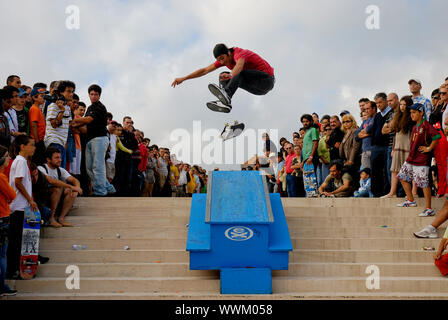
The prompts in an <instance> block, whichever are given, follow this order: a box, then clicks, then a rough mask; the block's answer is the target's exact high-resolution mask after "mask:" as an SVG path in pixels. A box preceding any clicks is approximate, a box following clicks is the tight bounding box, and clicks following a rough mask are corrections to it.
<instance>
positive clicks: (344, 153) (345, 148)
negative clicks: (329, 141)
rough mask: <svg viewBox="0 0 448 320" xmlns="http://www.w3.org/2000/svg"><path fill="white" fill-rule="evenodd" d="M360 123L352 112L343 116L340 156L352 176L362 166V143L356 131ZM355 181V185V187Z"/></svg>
mask: <svg viewBox="0 0 448 320" xmlns="http://www.w3.org/2000/svg"><path fill="white" fill-rule="evenodd" d="M357 130H358V125H357V124H356V120H355V118H354V117H353V116H352V115H351V114H346V115H344V116H343V117H342V131H344V139H343V140H342V142H341V145H340V146H339V157H340V158H341V159H342V161H343V162H344V167H345V169H346V171H348V172H349V173H350V175H351V176H352V177H355V176H356V174H357V173H358V171H359V167H360V166H361V144H360V143H359V142H357V141H356V139H355V138H356V131H357ZM355 185H356V184H355V183H354V182H353V186H354V187H355Z"/></svg>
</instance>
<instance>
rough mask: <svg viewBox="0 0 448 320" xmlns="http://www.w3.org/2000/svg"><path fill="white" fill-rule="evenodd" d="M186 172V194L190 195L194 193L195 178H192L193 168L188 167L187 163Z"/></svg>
mask: <svg viewBox="0 0 448 320" xmlns="http://www.w3.org/2000/svg"><path fill="white" fill-rule="evenodd" d="M188 169H189V170H188V173H187V181H188V183H187V196H188V197H191V195H192V194H193V193H194V189H196V180H195V178H194V169H193V168H191V169H190V165H188Z"/></svg>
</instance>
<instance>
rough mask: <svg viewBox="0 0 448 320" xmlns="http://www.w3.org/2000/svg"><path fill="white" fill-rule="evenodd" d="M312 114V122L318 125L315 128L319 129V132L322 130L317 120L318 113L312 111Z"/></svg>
mask: <svg viewBox="0 0 448 320" xmlns="http://www.w3.org/2000/svg"><path fill="white" fill-rule="evenodd" d="M312 116H313V123H314V124H316V125H317V126H318V127H316V128H317V129H318V130H319V132H321V131H322V124H321V123H320V122H319V115H318V114H317V113H316V112H314V113H313V114H312Z"/></svg>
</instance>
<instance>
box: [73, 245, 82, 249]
mask: <svg viewBox="0 0 448 320" xmlns="http://www.w3.org/2000/svg"><path fill="white" fill-rule="evenodd" d="M72 249H73V250H81V245H80V244H74V245H72Z"/></svg>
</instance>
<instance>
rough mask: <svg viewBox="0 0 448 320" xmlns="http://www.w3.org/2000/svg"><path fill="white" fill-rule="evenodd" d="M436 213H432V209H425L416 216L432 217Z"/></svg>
mask: <svg viewBox="0 0 448 320" xmlns="http://www.w3.org/2000/svg"><path fill="white" fill-rule="evenodd" d="M435 214H436V213H435V212H434V210H433V209H429V208H426V209H425V211H423V212H422V213H420V214H419V215H418V216H419V217H432V216H434V215H435Z"/></svg>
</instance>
